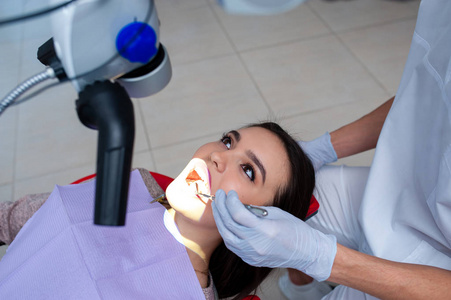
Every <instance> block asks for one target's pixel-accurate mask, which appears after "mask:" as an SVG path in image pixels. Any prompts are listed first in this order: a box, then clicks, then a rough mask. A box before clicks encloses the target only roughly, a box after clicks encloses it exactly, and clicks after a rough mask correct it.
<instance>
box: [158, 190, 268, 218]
mask: <svg viewBox="0 0 451 300" xmlns="http://www.w3.org/2000/svg"><path fill="white" fill-rule="evenodd" d="M197 195H199V196H202V197H205V198H208V199H210V200H211V201H215V196H214V195H207V194H202V193H197ZM155 202H158V203H161V204H169V202H168V200H167V199H166V194H161V195H160V196H158V197H157V198H155V199H153V200H152V201H150V203H155ZM243 205H244V207H246V208H247V209H248V210H249V211H250V212H251V213H253V214H254V215H256V216H257V217H260V218H263V217H266V216H267V215H268V211H267V210H266V209H264V208H261V207H258V206H254V205H250V204H243Z"/></svg>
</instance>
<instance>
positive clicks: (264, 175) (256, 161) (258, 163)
mask: <svg viewBox="0 0 451 300" xmlns="http://www.w3.org/2000/svg"><path fill="white" fill-rule="evenodd" d="M246 154H247V156H249V158H250V159H251V160H252V161H253V162H254V164H256V165H257V167H258V168H259V169H260V172H261V173H262V177H263V184H264V183H265V180H266V170H265V167H264V166H263V164H262V162H261V161H260V160H259V159H258V157H257V156H256V155H255V154H254V152H252V151H251V150H247V151H246Z"/></svg>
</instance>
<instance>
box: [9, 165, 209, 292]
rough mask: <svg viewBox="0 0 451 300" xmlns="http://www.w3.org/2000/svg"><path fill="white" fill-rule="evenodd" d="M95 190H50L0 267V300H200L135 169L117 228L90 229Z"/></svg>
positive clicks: (182, 255)
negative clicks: (123, 217) (124, 214)
mask: <svg viewBox="0 0 451 300" xmlns="http://www.w3.org/2000/svg"><path fill="white" fill-rule="evenodd" d="M94 191H95V181H92V182H88V183H84V184H79V185H70V186H63V187H61V186H56V187H55V189H54V191H53V193H52V194H51V196H50V197H49V199H48V200H47V201H46V202H45V204H44V205H43V206H42V207H41V208H40V209H39V210H38V211H37V212H36V213H35V214H34V216H33V217H32V218H31V219H30V220H29V221H28V222H27V223H26V224H25V226H24V227H23V228H22V230H21V231H20V232H19V234H18V235H17V237H16V239H15V240H14V242H13V243H12V244H11V245H10V246H9V248H8V251H7V253H6V255H5V256H4V257H3V259H2V260H1V262H0V299H77V300H80V299H89V300H93V299H108V300H110V299H121V300H124V299H147V300H149V299H152V300H153V299H164V300H169V299H205V296H204V294H203V292H202V288H201V286H200V284H199V282H198V280H197V277H196V274H195V272H194V270H193V267H192V265H191V262H190V260H189V258H188V254H187V252H186V249H185V246H183V245H181V244H180V243H179V242H177V241H176V240H175V239H174V237H173V236H172V235H171V234H170V233H169V232H168V231H167V229H166V228H165V226H164V223H163V215H164V212H165V208H164V207H163V206H161V205H160V204H159V203H154V204H149V202H150V201H151V200H152V198H151V196H150V194H149V192H148V191H147V188H146V186H145V184H144V182H143V180H142V178H141V176H140V174H139V172H138V171H134V172H132V174H131V178H130V192H129V197H128V208H127V218H126V225H125V226H123V227H108V226H99V225H94V224H93V215H94Z"/></svg>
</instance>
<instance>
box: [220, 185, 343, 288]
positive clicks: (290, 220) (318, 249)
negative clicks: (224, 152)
mask: <svg viewBox="0 0 451 300" xmlns="http://www.w3.org/2000/svg"><path fill="white" fill-rule="evenodd" d="M212 208H213V215H214V218H215V221H216V225H217V228H218V230H219V233H220V234H221V236H222V238H223V239H224V243H225V244H226V246H227V248H229V249H230V250H231V251H233V252H234V253H235V254H236V255H238V256H239V257H241V258H242V259H243V260H244V261H245V262H246V263H248V264H250V265H253V266H256V267H270V268H276V267H283V268H293V269H298V270H301V271H303V272H304V273H306V274H308V275H310V276H311V277H313V278H315V279H317V280H318V281H323V280H326V279H327V278H329V276H330V272H331V270H332V264H333V261H334V259H335V255H336V252H337V240H336V238H335V236H333V235H326V234H323V233H322V232H320V231H318V230H315V229H313V228H311V227H310V226H309V225H307V224H306V223H305V222H303V221H302V220H300V219H298V218H296V217H294V216H293V215H291V214H289V213H287V212H285V211H283V210H281V209H279V208H277V207H265V209H266V210H267V211H268V214H267V216H265V217H258V216H255V215H254V214H252V213H251V212H250V211H249V210H247V209H246V208H245V207H244V206H243V204H242V203H241V201H240V200H239V198H238V195H237V194H236V193H235V192H234V191H230V192H229V194H228V195H226V194H225V193H224V192H223V191H220V192H219V191H218V192H217V193H216V200H215V202H214V203H213V204H212Z"/></svg>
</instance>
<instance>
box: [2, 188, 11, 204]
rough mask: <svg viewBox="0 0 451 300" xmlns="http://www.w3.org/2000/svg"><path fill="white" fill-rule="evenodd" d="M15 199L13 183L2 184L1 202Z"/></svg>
mask: <svg viewBox="0 0 451 300" xmlns="http://www.w3.org/2000/svg"><path fill="white" fill-rule="evenodd" d="M6 201H13V186H12V184H6V185H0V202H6Z"/></svg>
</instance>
